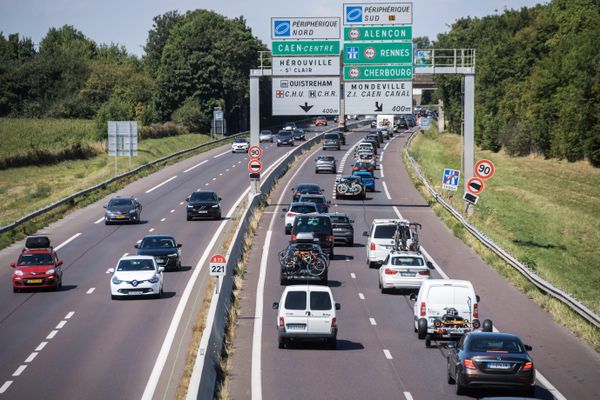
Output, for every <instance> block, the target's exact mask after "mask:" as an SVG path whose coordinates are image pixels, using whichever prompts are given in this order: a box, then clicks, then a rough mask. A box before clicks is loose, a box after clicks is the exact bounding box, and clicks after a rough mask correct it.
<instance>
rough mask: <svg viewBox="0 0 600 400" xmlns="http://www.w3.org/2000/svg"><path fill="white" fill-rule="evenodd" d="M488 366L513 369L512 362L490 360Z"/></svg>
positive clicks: (490, 367)
mask: <svg viewBox="0 0 600 400" xmlns="http://www.w3.org/2000/svg"><path fill="white" fill-rule="evenodd" d="M487 367H488V368H489V369H511V368H512V364H510V363H497V362H489V363H487Z"/></svg>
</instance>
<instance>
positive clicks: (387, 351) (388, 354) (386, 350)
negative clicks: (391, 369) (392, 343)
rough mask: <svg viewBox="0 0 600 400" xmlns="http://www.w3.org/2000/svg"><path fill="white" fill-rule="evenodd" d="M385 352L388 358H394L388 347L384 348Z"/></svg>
mask: <svg viewBox="0 0 600 400" xmlns="http://www.w3.org/2000/svg"><path fill="white" fill-rule="evenodd" d="M383 354H384V355H385V358H387V359H388V360H391V359H392V353H390V351H389V350H388V349H383Z"/></svg>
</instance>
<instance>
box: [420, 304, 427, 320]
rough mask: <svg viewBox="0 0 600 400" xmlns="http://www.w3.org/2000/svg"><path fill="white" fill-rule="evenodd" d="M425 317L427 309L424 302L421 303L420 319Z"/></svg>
mask: <svg viewBox="0 0 600 400" xmlns="http://www.w3.org/2000/svg"><path fill="white" fill-rule="evenodd" d="M425 315H427V307H426V305H425V302H424V301H422V302H421V317H424V316H425Z"/></svg>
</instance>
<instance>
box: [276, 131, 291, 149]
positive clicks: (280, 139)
mask: <svg viewBox="0 0 600 400" xmlns="http://www.w3.org/2000/svg"><path fill="white" fill-rule="evenodd" d="M293 145H294V136H293V135H292V131H279V133H277V147H279V146H293Z"/></svg>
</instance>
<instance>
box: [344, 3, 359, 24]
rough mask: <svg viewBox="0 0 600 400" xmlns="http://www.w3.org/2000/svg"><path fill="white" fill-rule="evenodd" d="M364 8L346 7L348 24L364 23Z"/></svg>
mask: <svg viewBox="0 0 600 400" xmlns="http://www.w3.org/2000/svg"><path fill="white" fill-rule="evenodd" d="M362 21H363V8H362V6H347V7H346V22H354V23H356V22H362Z"/></svg>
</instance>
